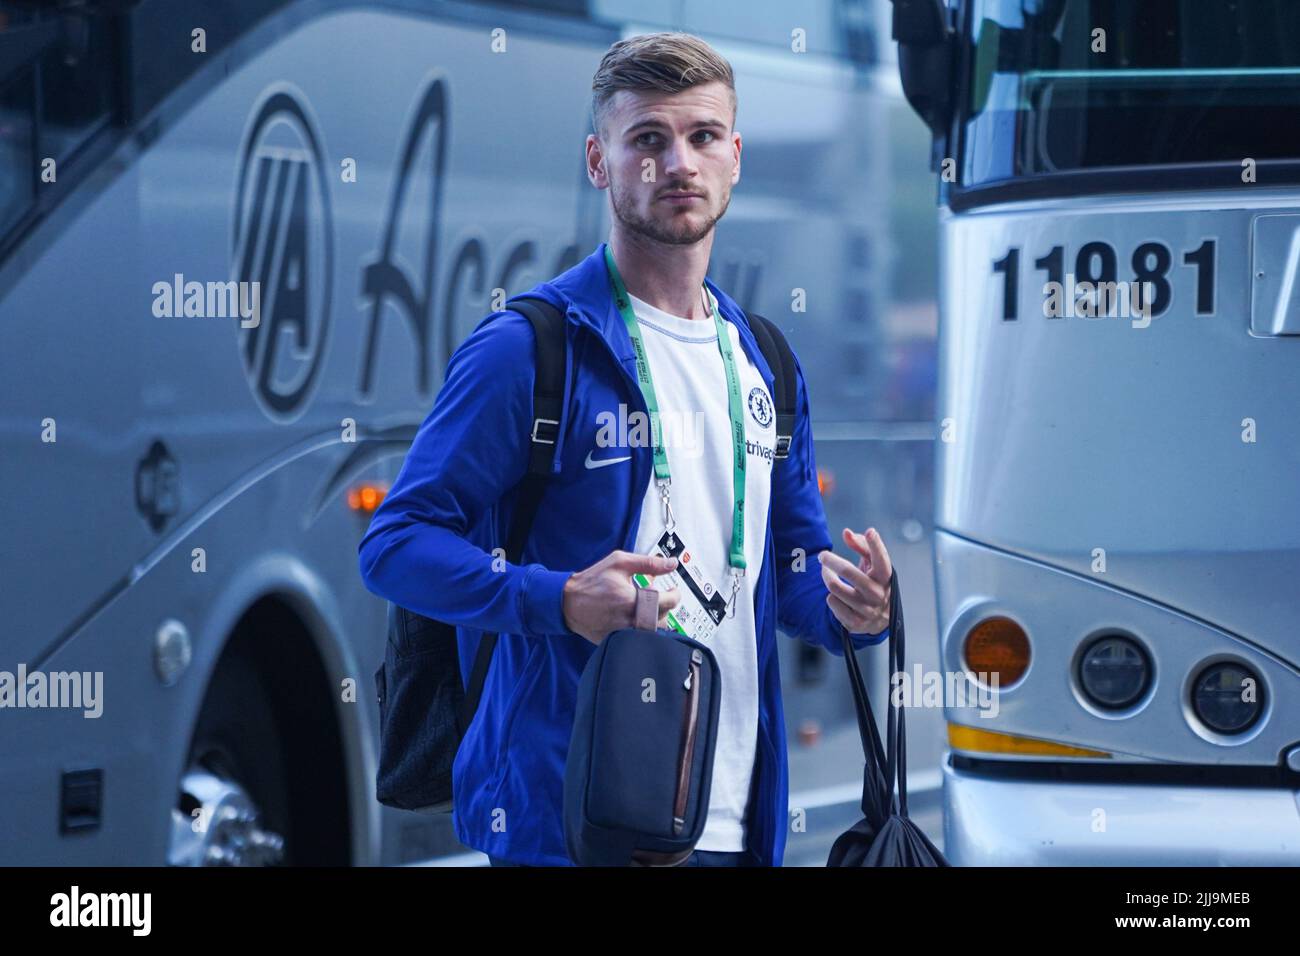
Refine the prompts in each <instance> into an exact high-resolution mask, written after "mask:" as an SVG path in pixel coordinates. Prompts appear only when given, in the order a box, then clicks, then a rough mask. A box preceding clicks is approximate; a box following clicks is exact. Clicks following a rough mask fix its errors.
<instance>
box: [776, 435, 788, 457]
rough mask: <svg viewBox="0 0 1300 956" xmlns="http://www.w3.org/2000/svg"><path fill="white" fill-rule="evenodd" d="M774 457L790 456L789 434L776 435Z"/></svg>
mask: <svg viewBox="0 0 1300 956" xmlns="http://www.w3.org/2000/svg"><path fill="white" fill-rule="evenodd" d="M776 457H777V458H789V457H790V436H789V435H777V436H776Z"/></svg>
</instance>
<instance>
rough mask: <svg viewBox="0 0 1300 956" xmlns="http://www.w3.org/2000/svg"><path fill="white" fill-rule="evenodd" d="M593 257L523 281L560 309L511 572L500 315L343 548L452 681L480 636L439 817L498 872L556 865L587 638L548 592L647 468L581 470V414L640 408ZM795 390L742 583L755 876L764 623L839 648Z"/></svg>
mask: <svg viewBox="0 0 1300 956" xmlns="http://www.w3.org/2000/svg"><path fill="white" fill-rule="evenodd" d="M604 255H605V245H604V243H602V244H601V245H600V246H599V247H598V248H597V249H596V251H595V252H593V253H592V254H591V255H589V256H587V258H586V259H584V260H582V261H581V262H579V263H578V264H577V265H575V266H574V267H573V268H571V269H569V270H568V271H567V272H564V273H562V274H561V275H559V276H557V277H555V278H554V279H552V280H551V281H549V282H543V283H541V284H539V285H537V286H535V287H534V288H533V289H531V290H530V294H533V295H538V296H541V297H543V298H545V299H547V300H548V301H550V302H552V303H554V304H555V306H556V307H558V308H559V309H560V310H561V311H563V312H564V313H565V315H566V323H565V329H566V334H567V340H568V351H567V354H568V357H567V360H566V365H565V374H566V381H565V395H564V411H563V413H562V418H561V421H560V425H559V435H558V438H557V442H558V445H557V448H556V455H555V464H554V467H553V473H552V475H551V478H550V481H549V483H548V486H547V488H546V492H545V495H544V497H543V498H542V501H541V505H540V507H539V508H538V512H537V517H536V519H535V520H534V523H533V527H532V533H531V535H530V536H529V539H528V544H527V546H526V547H525V549H524V553H523V556H522V559H521V563H520V564H511V563H509V562H506V561H505V560H504V559H503V558H502V555H503V554H504V549H505V544H506V537H507V534H508V532H509V528H510V518H511V514H512V513H513V509H514V503H515V495H516V491H517V486H518V484H519V482H520V480H521V479H522V478H523V476H524V473H525V471H526V470H527V463H528V457H529V445H530V437H529V436H530V433H531V431H532V423H533V414H532V395H533V375H534V362H533V355H534V344H533V330H532V326H531V325H530V324H529V323H528V321H527V320H526V319H525V318H524V317H523V316H521V315H519V314H518V313H516V312H512V311H501V312H494V313H492V314H491V315H489V316H488V317H487V318H485V319H484V320H483V321H482V322H480V323H479V325H478V327H477V328H475V329H474V331H473V332H472V333H471V334H470V335H469V337H468V338H466V340H465V341H464V342H463V343H462V344H461V345H460V347H459V348H458V349H457V350H456V352H455V353H454V354H453V355H452V357H451V359H450V361H449V362H448V365H447V374H446V378H445V381H444V384H443V386H442V389H441V390H440V391H439V393H438V397H437V400H436V402H435V404H434V407H433V411H432V412H430V413H429V416H428V418H426V419H425V421H424V423H423V424H422V425H421V426H420V429H419V431H418V432H417V434H416V436H415V439H414V441H413V442H412V444H411V448H410V451H409V452H408V453H407V456H406V460H405V462H404V463H403V465H402V469H401V471H400V473H399V474H398V476H397V480H396V481H395V482H394V484H393V486H392V488H391V489H390V490H389V492H388V494H387V496H386V497H385V498H384V500H383V503H382V504H381V505H380V507H379V508H378V510H377V511H376V512H375V514H374V517H373V519H372V521H371V523H370V527H369V529H368V531H367V532H366V535H365V537H364V538H363V539H362V541H361V544H360V547H359V549H358V550H359V554H360V567H361V576H362V578H363V579H364V580H365V584H366V587H367V588H369V589H370V590H371V591H372V592H374V593H375V594H377V595H379V596H380V597H383V598H385V599H387V600H389V601H392V602H393V603H395V604H397V605H399V606H401V607H405V608H408V609H410V610H412V611H416V612H417V613H419V614H423V615H425V616H426V617H431V618H435V619H438V620H441V621H446V622H448V623H450V624H454V625H456V628H457V637H458V641H459V650H460V661H461V669H462V678H463V679H464V680H465V681H466V682H468V679H469V671H470V667H471V666H472V664H473V661H474V653H475V650H476V648H477V644H478V639H479V637H480V636H481V635H482V634H483V633H484V632H491V631H495V632H497V633H498V634H500V638H499V640H498V642H497V647H496V652H495V654H494V656H493V659H492V666H491V667H490V668H489V670H488V675H487V680H486V683H485V685H484V690H483V698H482V701H481V702H480V704H479V709H478V712H477V714H476V715H475V718H474V720H473V722H472V723H471V724H470V726H469V728H468V730H467V732H466V734H465V737H464V739H463V740H462V741H461V744H460V747H459V749H458V751H457V753H456V759H455V763H454V765H453V768H452V786H453V791H454V809H453V814H452V820H453V824H454V826H455V831H456V835H457V837H458V838H459V839H460V840H461V842H463V843H464V844H465V845H466V846H469V847H473V848H475V849H477V850H481V851H483V852H484V853H487V854H489V855H491V856H495V857H504V858H506V859H508V860H510V861H512V862H515V863H525V864H535V865H572V861H571V860H570V859H569V856H568V853H567V850H566V848H565V842H564V824H563V820H564V817H563V796H564V765H565V758H566V756H567V753H568V748H569V737H570V734H571V732H572V729H573V719H574V710H575V704H576V698H577V690H578V680H579V678H580V677H581V675H582V670H583V667H584V665H585V664H586V663H587V660H588V659H589V658H590V656H591V654H592V653H593V652H594V651H595V645H593V644H591V643H590V642H589V641H587V640H586V639H584V638H583V637H581V636H580V635H578V634H576V633H574V632H573V631H571V630H570V629H569V628H568V626H567V625H566V624H565V621H564V613H563V608H562V594H563V590H564V584H565V581H567V580H568V578H569V576H570V574H572V573H573V572H574V571H579V570H581V569H583V568H586V567H589V566H590V565H592V564H595V563H596V562H597V561H599V560H600V559H601V558H603V557H604V556H605V555H607V554H609V553H610V552H611V551H614V550H619V549H621V550H625V551H631V550H632V549H633V547H634V542H635V540H636V533H637V525H638V523H639V519H640V511H641V502H642V499H643V497H644V495H645V491H646V488H647V487H648V484H649V482H650V480H651V474H652V471H653V461H652V449H651V448H649V447H646V446H633V447H631V448H630V449H628V451H629V452H630V453H631V455H632V459H631V461H630V462H629V463H628V464H629V466H628V467H621V466H620V467H611V468H596V469H588V468H585V467H584V466H583V460H584V458H585V457H586V455H587V453H588V452H590V451H591V450H593V449H594V448H595V447H596V433H597V428H598V424H597V416H598V415H600V414H601V413H602V412H613V413H615V414H617V411H618V406H619V403H625V404H626V405H627V407H628V408H629V409H638V410H640V411H641V412H642V413H644V412H645V401H644V399H643V398H642V395H641V390H640V388H639V387H638V386H637V383H636V377H635V365H634V359H633V354H632V342H631V339H630V338H629V336H628V332H627V328H626V326H625V325H624V323H623V319H622V317H621V316H620V315H619V313H618V310H617V308H616V307H615V305H614V299H613V294H612V292H611V290H610V283H609V277H608V273H607V272H606V269H605V259H604ZM706 284H707V285H708V287H709V289H710V290H711V291H712V292H713V294H714V295H715V296H716V297H717V301H718V305H719V307H720V310H721V313H722V316H723V318H725V319H726V320H727V321H728V322H731V323H733V324H734V325H736V327H737V328H738V330H739V333H740V341H741V343H742V344H743V346H744V349H745V353H746V354H747V355H748V356H749V358H750V360H751V361H753V363H754V364H755V365H756V366H757V367H758V369H759V371H760V372H761V374H762V376H763V379H764V381H765V382H766V383H767V388H768V391H769V393H773V388H772V371H771V369H770V368H769V367H768V365H767V362H766V360H765V359H764V357H763V354H762V352H761V351H760V350H759V348H758V343H757V342H756V341H755V339H754V336H753V334H752V332H751V331H750V328H749V323H748V320H747V319H746V317H745V314H744V312H743V311H742V310H741V308H740V307H739V306H737V305H736V303H735V302H733V301H732V300H731V299H730V298H729V297H728V296H727V295H726V294H725V293H724V292H723V291H722V290H721V289H719V288H718V287H717V286H716V285H714V284H713V283H712V282H709V281H708V280H706ZM795 364H796V366H798V362H797V361H796V363H795ZM797 380H798V400H797V404H796V411H797V417H796V422H795V427H794V433H793V435H792V438H791V443H790V453H789V457H788V458H787V459H786V460H785V461H784V462H782V461H777V462H776V463H775V467H774V468H773V471H772V493H771V503H770V505H769V514H768V534H767V545H766V550H765V552H764V556H763V565H762V568H761V570H760V572H759V577H758V582H757V587H756V589H755V614H754V619H755V622H756V624H757V631H758V633H757V635H756V640H757V650H758V673H759V720H758V748H757V756H756V763H755V768H754V775H753V787H752V789H751V793H750V800H749V809H748V815H747V821H746V822H747V827H746V832H747V842H748V845H749V848H750V850H751V851H752V852H754V853H755V854H757V856H758V858H759V860H760V862H761V863H763V864H764V865H769V866H779V865H780V864H781V859H782V856H783V853H784V850H785V840H786V827H787V823H786V821H787V816H788V809H787V801H788V793H787V791H788V778H787V755H786V742H785V716H784V713H783V711H782V706H781V680H780V669H779V662H778V656H777V647H776V625H777V623H778V622H779V623H780V625H781V627H782V629H783V630H785V631H786V633H788V634H791V635H795V636H797V637H799V638H801V639H803V640H805V641H808V642H809V643H812V644H817V645H820V646H822V647H825V648H826V649H827V650H829V651H831V652H832V653H835V654H842V653H843V648H842V644H841V635H842V634H843V633H844V629H843V627H842V625H841V624H840V623H839V620H838V619H837V618H836V617H835V616H834V614H832V612H831V610H830V607H829V606H828V605H827V603H826V595H827V589H826V585H825V582H823V581H822V578H821V565H820V563H819V562H818V560H817V554H818V552H820V551H825V550H828V549H830V547H831V541H830V537H829V533H828V531H827V527H826V516H825V512H824V510H823V508H822V502H821V496H820V494H819V493H818V490H817V473H816V465H815V462H814V459H813V441H812V430H811V424H810V421H809V412H808V407H809V405H808V392H807V387H806V386H805V384H804V377H803V370H802V368H800V369H799V373H798V376H797ZM724 506H725V507H730V503H729V501H728V502H725V503H720V504H719V507H724ZM494 549H500V550H497V551H496V553H495V554H494V553H493V551H494ZM796 549H802V555H803V560H802V561H800V560H798V555H799V552H797V551H796ZM796 567H800V568H802V570H796ZM888 636H889V634H888V629H886V630H885V631H882V632H881V633H880V634H877V635H853V642H854V646H856V647H865V646H867V645H870V644H877V643H879V642H881V641H883V640H885V639H886V638H887V637H888ZM724 679H725V675H724Z"/></svg>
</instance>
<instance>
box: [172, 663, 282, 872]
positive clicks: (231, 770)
mask: <svg viewBox="0 0 1300 956" xmlns="http://www.w3.org/2000/svg"><path fill="white" fill-rule="evenodd" d="M283 767H284V761H283V760H282V759H281V753H280V735H279V734H278V732H277V730H276V726H275V718H274V714H273V712H272V710H271V707H270V704H269V703H268V701H267V699H266V691H265V689H264V687H263V685H262V682H261V681H260V680H259V679H258V676H257V672H256V670H255V669H254V668H253V666H252V665H251V664H249V663H248V662H247V661H244V660H242V659H240V658H229V659H226V660H223V661H222V662H221V664H220V666H219V667H218V668H217V672H216V674H214V675H213V678H212V684H211V686H210V687H209V688H208V694H207V698H206V699H205V700H204V702H203V709H202V712H201V713H200V715H199V721H198V725H197V727H196V728H195V731H194V738H193V741H192V743H191V745H190V755H189V761H188V763H187V769H186V771H185V773H184V774H183V775H182V777H181V780H180V788H179V794H178V798H177V802H176V805H175V806H174V807H173V808H172V820H171V839H170V843H169V846H168V850H167V862H168V864H169V865H171V866H275V865H277V864H282V863H286V862H288V861H287V860H286V856H287V854H286V852H285V840H284V836H283V834H284V833H285V832H286V826H287V823H288V819H287V810H288V799H287V786H286V781H285V779H284V772H283Z"/></svg>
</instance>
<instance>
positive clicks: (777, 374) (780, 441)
mask: <svg viewBox="0 0 1300 956" xmlns="http://www.w3.org/2000/svg"><path fill="white" fill-rule="evenodd" d="M745 314H746V315H747V316H748V317H749V327H750V328H751V329H753V331H754V338H755V339H757V340H758V347H759V350H760V351H762V353H763V357H764V358H765V359H767V364H768V365H770V366H771V367H772V384H773V392H775V394H774V395H773V396H772V402H773V404H775V405H776V457H777V458H788V457H789V456H790V439H791V436H793V435H794V417H795V407H794V403H795V400H796V398H797V396H798V391H799V387H798V382H797V381H796V379H795V364H794V353H793V352H791V351H790V343H789V342H787V341H786V340H785V335H784V334H783V333H782V332H781V329H780V327H779V326H778V325H777V324H776V323H775V322H773V321H772V320H771V319H767V318H764V317H763V316H761V315H759V314H758V313H757V312H746V313H745Z"/></svg>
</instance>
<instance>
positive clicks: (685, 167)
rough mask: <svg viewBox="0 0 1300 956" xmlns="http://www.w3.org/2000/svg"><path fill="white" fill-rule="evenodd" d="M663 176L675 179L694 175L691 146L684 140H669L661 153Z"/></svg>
mask: <svg viewBox="0 0 1300 956" xmlns="http://www.w3.org/2000/svg"><path fill="white" fill-rule="evenodd" d="M663 164H664V175H665V176H667V177H669V178H673V179H677V178H687V177H690V176H694V175H695V159H694V153H693V152H692V150H691V144H690V143H689V142H687V141H686V140H685V139H681V138H675V139H673V140H671V141H670V142H669V144H668V146H667V147H666V148H665V149H664V151H663Z"/></svg>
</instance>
